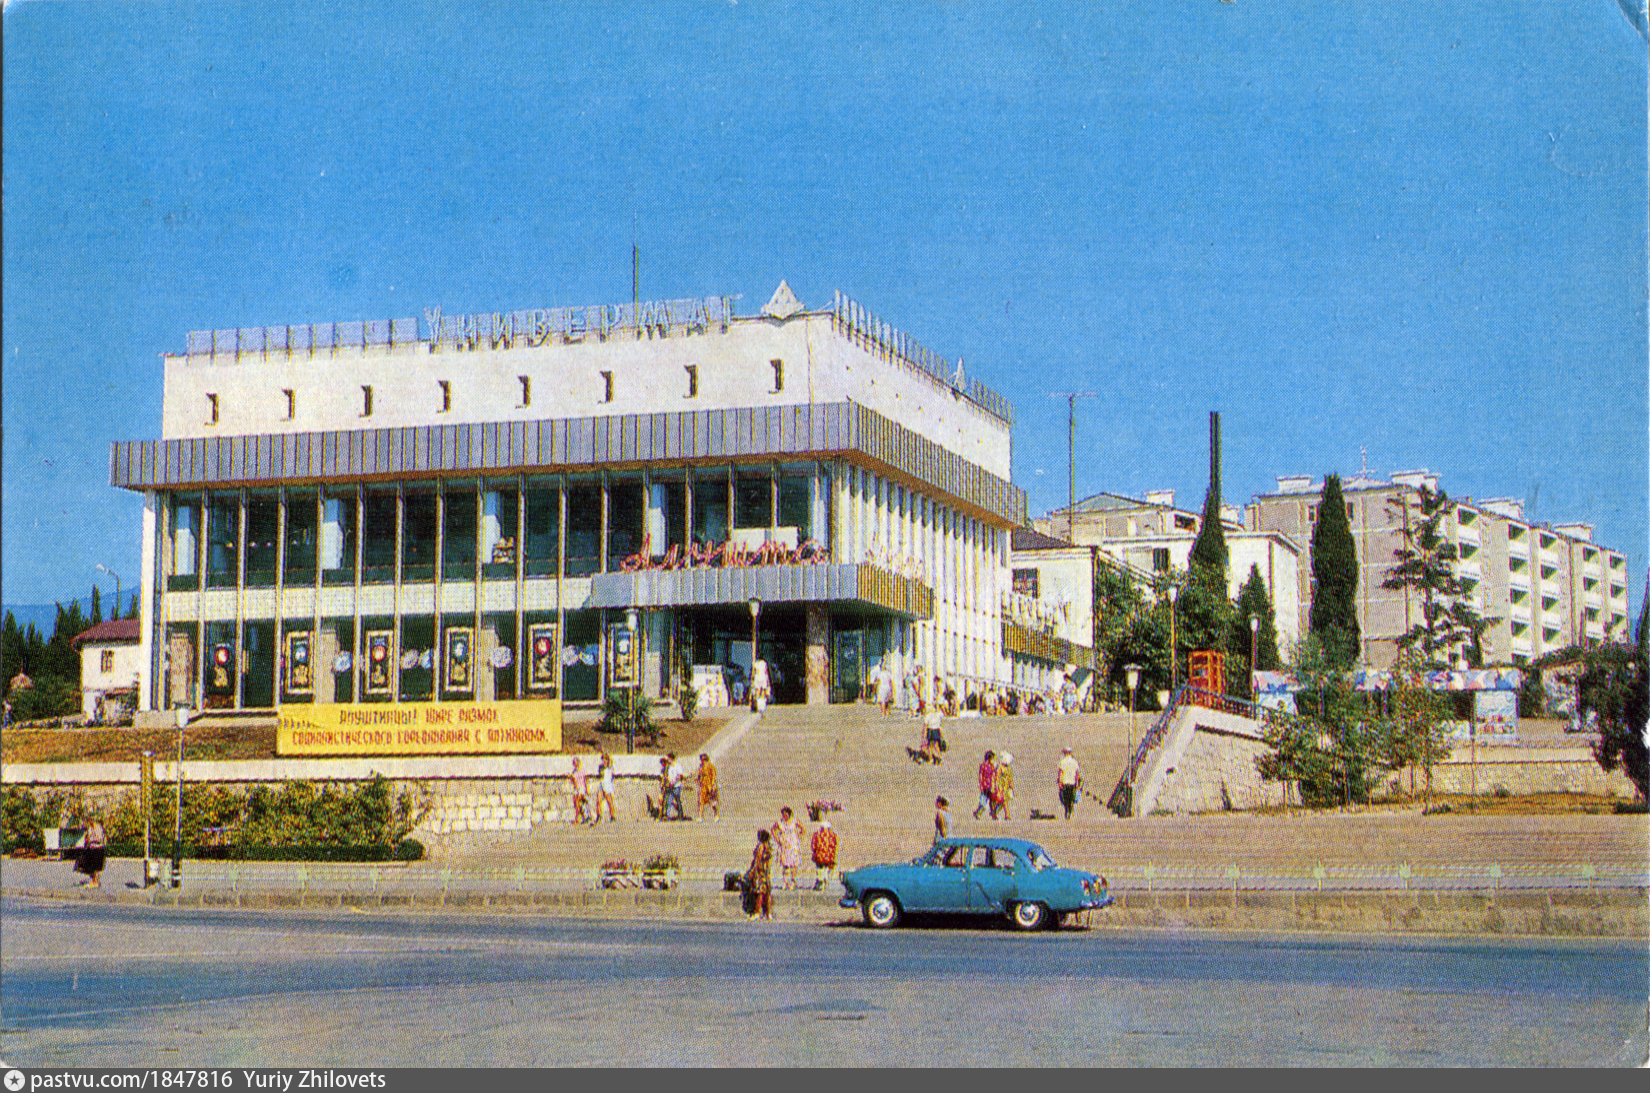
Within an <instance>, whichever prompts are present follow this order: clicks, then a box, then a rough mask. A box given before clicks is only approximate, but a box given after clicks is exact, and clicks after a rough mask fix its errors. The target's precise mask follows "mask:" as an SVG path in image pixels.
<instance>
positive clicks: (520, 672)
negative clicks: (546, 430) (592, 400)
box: [158, 462, 1010, 708]
mask: <svg viewBox="0 0 1650 1093" xmlns="http://www.w3.org/2000/svg"><path fill="white" fill-rule="evenodd" d="M162 511H163V512H164V514H165V519H164V520H163V521H162V522H161V524H160V531H159V532H158V534H159V535H160V536H161V539H160V542H159V546H160V549H161V550H162V557H161V559H160V562H161V566H162V569H161V572H163V573H165V574H166V577H167V579H166V585H165V588H166V592H165V595H166V596H168V597H177V596H183V597H189V596H194V597H195V599H194V600H193V601H189V600H180V599H171V600H168V601H166V602H167V603H169V604H177V605H179V610H180V611H182V610H187V611H188V612H189V615H184V616H182V617H179V616H176V615H174V616H173V617H174V618H178V621H179V622H180V623H181V622H182V621H183V619H184V618H188V617H190V616H191V615H192V616H193V617H194V618H197V619H200V620H201V622H200V623H191V624H188V625H200V626H201V627H202V628H201V629H200V630H197V631H193V632H192V633H195V634H198V635H200V638H199V641H194V640H193V639H191V640H190V641H187V642H186V641H184V640H183V639H182V638H181V637H180V638H179V639H178V643H177V644H178V650H180V651H179V652H177V653H176V655H175V657H174V659H173V660H172V661H169V662H168V665H167V668H168V671H170V672H171V673H172V674H173V676H175V677H176V682H169V683H167V684H166V686H167V687H168V688H170V689H171V693H172V694H173V695H174V696H176V695H187V694H191V693H192V694H193V695H194V699H195V701H197V702H201V703H204V704H206V705H209V706H214V705H215V706H223V707H229V706H240V707H245V708H261V707H266V706H271V705H274V704H276V703H286V702H294V703H302V702H392V701H406V702H413V701H454V702H456V701H490V700H495V699H509V698H528V697H550V696H556V697H561V698H562V699H564V700H565V701H568V702H573V703H580V702H597V701H600V700H601V698H602V696H603V695H604V694H605V693H606V688H607V680H606V668H605V666H606V663H607V650H606V638H605V635H606V634H607V632H608V631H607V628H608V627H609V626H611V625H613V624H615V623H621V622H622V621H623V619H624V607H623V606H617V605H615V604H614V603H613V601H612V600H611V599H609V600H608V601H607V602H606V604H605V605H604V606H600V607H597V606H594V605H592V604H590V603H589V602H588V601H589V600H590V599H591V597H592V588H593V587H594V584H593V583H592V582H593V581H594V580H596V579H599V578H601V575H602V574H621V573H630V572H633V571H636V570H638V569H651V570H654V571H656V572H657V573H658V576H659V578H660V579H661V580H664V579H666V578H669V577H670V576H671V571H672V570H675V569H679V568H681V567H683V566H684V565H692V566H694V567H701V566H706V565H711V566H724V565H726V564H727V563H725V562H723V561H720V560H713V558H712V556H711V555H710V554H709V553H704V554H693V556H692V558H691V559H690V558H689V553H690V552H692V551H695V550H697V551H707V552H708V550H709V549H710V548H716V549H717V550H718V551H720V550H721V549H723V548H724V547H725V545H726V544H728V543H729V541H730V540H733V541H734V542H735V543H736V544H737V547H738V549H743V550H745V551H751V552H754V551H758V550H774V551H777V552H778V553H777V554H774V555H766V556H765V557H766V558H768V559H770V560H764V561H760V562H757V561H747V562H744V563H734V564H736V565H738V564H743V565H766V566H776V567H782V568H791V569H793V570H794V572H793V573H791V574H790V575H788V576H786V577H785V578H784V580H785V581H787V582H791V583H793V584H794V583H795V582H796V581H799V580H801V579H802V578H803V577H804V576H807V574H808V573H809V572H811V571H810V570H807V569H805V568H804V567H807V566H811V565H815V564H818V563H821V562H830V563H832V564H837V565H842V564H847V565H854V566H866V565H869V566H871V567H873V568H874V570H875V572H876V573H878V574H882V576H881V577H879V578H878V579H879V580H884V581H888V580H896V579H897V580H904V581H915V582H917V583H919V584H921V585H923V586H924V587H925V588H926V589H928V590H931V591H930V592H929V593H928V594H929V595H931V597H932V607H931V608H927V607H925V608H923V609H922V611H921V612H920V614H921V615H922V616H923V617H919V618H917V619H916V620H915V621H902V620H901V619H900V618H899V617H897V615H896V614H891V613H889V611H888V610H886V609H883V608H878V607H874V606H872V605H871V603H869V602H863V597H864V593H863V591H862V590H856V588H855V587H853V586H851V585H850V586H848V587H847V588H845V589H844V590H843V591H842V592H840V593H833V594H832V596H833V598H834V597H837V596H840V597H842V598H843V599H844V600H845V601H851V602H848V603H821V604H820V609H821V611H822V614H820V615H819V616H818V617H813V616H810V614H809V611H811V610H812V609H811V608H806V609H805V606H804V604H803V603H801V602H797V601H795V600H794V599H792V600H789V601H787V600H785V599H784V598H781V599H779V600H776V601H775V602H774V603H772V604H770V605H768V607H767V610H765V611H764V612H763V613H762V615H761V620H760V627H759V629H760V635H761V636H760V640H761V654H762V656H763V658H764V659H766V660H767V661H768V662H769V664H770V667H771V669H772V670H773V671H774V673H775V676H776V678H775V680H774V698H775V700H776V701H784V702H796V701H804V700H806V699H807V698H808V697H810V696H813V695H815V694H819V693H828V694H829V695H830V696H831V697H833V698H834V699H835V700H838V701H850V700H852V698H853V697H854V696H855V695H856V694H857V693H858V690H859V689H860V688H861V687H862V686H863V681H864V678H865V674H866V673H867V672H868V671H869V669H870V668H871V666H872V665H874V664H876V663H878V662H884V663H887V664H889V665H891V666H892V665H896V664H897V665H898V668H897V670H898V671H901V672H904V671H907V670H908V667H909V665H910V664H914V663H918V662H921V663H923V664H924V666H925V668H932V669H933V670H934V671H937V672H940V673H942V674H944V675H947V676H956V677H964V678H967V677H973V678H990V677H989V675H988V673H989V672H990V671H991V670H992V667H993V664H994V660H993V659H992V657H993V655H994V653H995V648H996V646H998V645H999V644H1000V642H998V641H996V640H994V639H993V637H992V628H993V627H995V626H997V625H998V623H997V612H996V611H995V610H994V608H995V607H996V597H997V595H998V591H997V588H996V585H997V584H998V583H1000V584H1001V585H1002V587H1003V588H1004V589H1006V588H1007V587H1008V586H1009V582H1010V577H1009V574H1008V572H1007V568H1006V567H1007V554H1006V546H1005V544H1006V533H1005V532H1002V531H1000V530H993V529H991V528H989V527H987V526H985V525H983V524H981V523H980V522H979V521H978V520H975V519H973V518H970V517H968V516H966V515H964V514H963V513H961V512H959V511H957V510H955V509H952V508H948V507H947V506H945V505H943V504H941V503H939V502H938V501H937V500H935V499H932V498H926V497H923V496H921V495H919V494H917V493H915V492H913V491H911V490H909V489H908V488H906V487H904V486H902V485H899V484H896V483H893V482H890V481H888V480H887V479H886V478H879V477H878V476H876V475H874V474H872V473H870V472H868V471H865V470H863V469H860V468H856V467H854V466H852V465H850V464H847V463H843V462H833V463H816V462H790V463H745V464H716V465H701V466H695V467H682V466H676V467H669V466H666V467H656V468H655V467H648V468H641V469H636V470H622V471H611V472H607V473H591V474H579V475H498V476H492V477H488V478H480V479H478V478H452V479H447V480H444V481H439V482H438V481H433V480H422V481H403V482H371V483H364V484H360V485H356V484H339V485H327V486H320V487H317V486H308V485H294V486H289V487H286V488H285V489H284V490H280V489H271V490H238V489H227V490H207V491H200V492H194V493H178V494H175V495H169V496H167V497H165V499H164V505H163V508H162ZM810 541H811V542H813V543H815V544H817V549H818V553H817V554H814V553H804V554H802V555H800V556H796V557H793V556H790V555H787V554H785V553H784V552H785V551H795V550H797V549H798V548H800V547H802V546H803V545H804V544H807V543H809V542H810ZM813 549H814V548H812V547H810V548H809V550H810V551H812V550H813ZM673 551H674V552H675V553H674V554H673V553H672V552H673ZM202 569H204V571H205V576H206V578H207V579H206V582H205V584H206V587H205V588H204V589H203V588H201V587H200V586H199V584H198V583H197V582H198V580H199V577H198V573H199V571H200V570H202ZM999 569H1001V570H1002V572H1001V575H1000V579H999V576H998V575H997V570H999ZM821 576H823V574H821ZM648 579H649V580H652V577H651V576H650V577H649V578H648ZM854 579H859V580H863V579H864V578H863V576H861V577H859V578H854ZM699 584H700V585H703V584H704V582H699ZM391 586H393V587H391ZM443 586H448V587H449V588H453V589H457V588H459V587H460V586H463V588H464V590H463V591H443ZM609 587H611V585H610V586H609ZM235 588H245V589H249V590H258V589H269V590H270V591H269V593H266V594H264V595H263V597H262V598H255V597H250V596H248V597H240V596H237V597H232V598H218V599H211V598H210V595H211V592H212V590H214V589H235ZM281 589H285V590H287V591H286V592H285V593H284V594H282V593H280V592H279V591H278V590H281ZM300 591H301V593H302V594H301V595H300ZM694 595H697V593H695V594H694ZM790 595H792V596H794V595H795V593H790ZM294 596H298V598H296V599H294V598H293V597H294ZM742 600H743V594H741V602H740V603H738V604H734V605H729V604H726V603H721V602H715V601H710V602H703V603H700V602H697V601H692V602H684V601H677V602H676V603H674V604H672V603H670V602H666V603H659V602H658V601H657V600H655V601H654V605H653V606H651V607H648V608H647V611H648V612H649V613H650V616H651V617H650V619H649V620H648V621H647V622H646V623H645V624H644V632H645V633H646V634H648V635H650V636H649V637H647V638H646V639H645V641H644V643H643V654H644V656H645V657H648V658H651V659H649V660H647V661H646V663H645V664H644V665H643V666H642V670H643V673H644V676H645V678H647V679H648V680H649V681H650V682H649V684H648V686H649V689H650V693H668V691H669V690H670V688H672V687H673V686H675V685H677V684H679V683H681V682H686V681H687V680H688V679H689V678H690V675H691V674H692V673H693V672H694V671H695V666H697V667H698V668H699V669H704V668H705V667H706V666H712V667H714V666H717V665H720V666H721V667H722V669H723V670H724V672H725V673H726V678H727V679H728V680H729V681H730V685H731V682H732V681H734V680H735V679H736V678H737V676H738V672H739V671H747V672H748V670H749V669H748V665H749V660H750V638H749V623H750V620H749V616H748V613H747V612H746V611H745V610H744V606H743V602H742ZM690 601H691V597H690ZM598 602H600V601H598ZM644 602H645V601H644ZM189 603H192V604H193V606H188V607H184V606H183V605H185V604H189ZM220 616H221V617H220ZM167 633H168V635H169V638H168V640H169V641H170V640H171V638H170V631H169V630H168V631H167ZM810 635H812V636H810ZM810 643H812V645H810ZM186 647H187V649H188V651H187V652H184V651H182V650H184V649H185V648H186ZM810 649H816V650H817V651H818V652H817V656H818V657H819V658H821V659H820V664H822V665H824V666H823V667H821V666H818V665H815V664H814V663H813V661H811V660H810V658H811V657H814V656H815V655H816V654H814V653H810V652H809V650H810ZM168 655H169V656H171V655H173V654H172V653H171V652H170V650H169V652H168ZM810 671H812V672H814V674H815V675H816V676H818V678H817V679H810V678H809V673H810ZM902 678H903V676H902ZM816 688H819V690H817V691H816ZM175 700H176V699H175V698H174V701H175ZM816 700H818V699H817V698H816Z"/></svg>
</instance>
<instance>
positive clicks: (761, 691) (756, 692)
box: [750, 660, 773, 713]
mask: <svg viewBox="0 0 1650 1093" xmlns="http://www.w3.org/2000/svg"><path fill="white" fill-rule="evenodd" d="M750 695H751V710H752V712H754V713H763V712H765V711H766V710H767V708H768V700H769V699H771V698H772V697H773V685H772V684H771V683H769V682H768V662H767V661H765V660H757V661H756V662H755V663H753V664H752V665H751V692H750Z"/></svg>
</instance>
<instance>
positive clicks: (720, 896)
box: [8, 888, 1650, 940]
mask: <svg viewBox="0 0 1650 1093" xmlns="http://www.w3.org/2000/svg"><path fill="white" fill-rule="evenodd" d="M8 894H9V895H14V896H26V897H29V898H35V899H51V900H63V901H78V902H82V903H103V904H119V905H142V906H153V907H180V908H195V907H208V908H241V909H246V910H283V909H298V908H304V909H315V910H325V909H328V908H332V909H340V908H342V909H350V910H355V911H361V912H369V911H386V912H394V911H404V912H429V911H440V912H453V911H469V912H487V913H511V914H540V915H551V916H566V917H576V918H590V917H615V918H640V919H663V920H670V919H689V920H703V921H736V920H741V919H743V918H744V917H745V915H744V912H743V909H742V907H741V905H740V897H739V895H738V893H729V892H696V891H681V890H677V891H668V892H660V891H647V890H624V891H611V890H584V891H561V892H475V891H467V892H447V893H442V892H418V893H407V892H401V893H393V892H392V893H379V894H370V893H359V892H342V891H331V892H328V891H312V890H289V889H283V890H279V891H268V890H265V891H253V892H237V891H225V890H222V889H195V890H189V889H185V890H183V891H180V892H174V891H173V890H171V889H169V888H167V889H149V890H147V891H141V890H139V891H129V892H114V891H108V890H104V891H99V892H88V891H86V890H84V889H72V890H64V889H41V890H14V891H12V892H10V893H8ZM774 914H775V917H776V918H778V919H779V920H781V921H792V922H807V923H814V924H826V923H840V922H850V921H857V920H858V918H859V916H858V913H857V912H855V911H853V910H852V909H846V908H843V907H841V906H839V905H838V904H837V896H836V895H835V894H834V893H815V892H809V891H803V892H775V893H774ZM1088 920H1089V921H1088V925H1089V926H1090V927H1091V928H1093V929H1096V930H1100V931H1105V930H1120V929H1128V930H1154V929H1161V930H1189V929H1190V930H1200V929H1209V930H1254V931H1261V932H1325V933H1369V934H1443V935H1462V936H1495V935H1503V936H1520V937H1599V938H1637V939H1641V940H1650V902H1647V900H1646V891H1645V890H1644V889H1616V890H1609V891H1598V892H1587V891H1574V890H1530V889H1526V890H1521V891H1517V892H1501V893H1493V892H1452V893H1445V892H1372V893H1364V892H1238V893H1235V894H1234V893H1232V892H1216V891H1207V890H1205V891H1168V892H1153V893H1142V892H1129V893H1122V894H1120V895H1119V896H1118V897H1117V902H1116V903H1115V904H1113V906H1112V907H1111V908H1109V909H1107V910H1105V911H1097V912H1094V913H1092V914H1090V915H1089V916H1088Z"/></svg>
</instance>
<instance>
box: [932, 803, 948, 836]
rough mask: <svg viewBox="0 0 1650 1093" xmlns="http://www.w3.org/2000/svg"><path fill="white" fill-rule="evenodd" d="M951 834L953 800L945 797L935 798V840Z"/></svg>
mask: <svg viewBox="0 0 1650 1093" xmlns="http://www.w3.org/2000/svg"><path fill="white" fill-rule="evenodd" d="M950 836H951V802H950V801H947V800H946V799H945V798H944V797H935V798H934V841H935V842H939V841H940V840H941V839H945V838H949V837H950Z"/></svg>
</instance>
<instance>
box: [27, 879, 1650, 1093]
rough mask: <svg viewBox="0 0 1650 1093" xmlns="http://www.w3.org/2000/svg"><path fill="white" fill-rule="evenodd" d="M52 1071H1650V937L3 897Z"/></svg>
mask: <svg viewBox="0 0 1650 1093" xmlns="http://www.w3.org/2000/svg"><path fill="white" fill-rule="evenodd" d="M0 915H3V921H4V932H3V935H0V972H3V976H0V1011H3V1026H0V1059H3V1060H4V1062H5V1063H6V1064H7V1065H12V1066H22V1067H52V1066H187V1065H197V1066H206V1065H221V1066H231V1065H245V1066H251V1065H270V1066H303V1065H333V1066H345V1065H353V1066H396V1065H433V1066H447V1067H456V1066H479V1065H514V1066H550V1065H586V1066H599V1065H666V1066H669V1065H683V1066H697V1065H734V1066H759V1065H768V1064H773V1065H780V1064H786V1065H807V1066H817V1065H856V1064H862V1065H874V1064H881V1065H917V1066H947V1065H951V1066H963V1065H1001V1066H1009V1065H1013V1066H1023V1065H1082V1064H1092V1065H1106V1064H1119V1065H1122V1064H1133V1065H1154V1064H1156V1065H1168V1064H1192V1065H1212V1064H1254V1065H1266V1064H1272V1065H1327V1064H1336V1065H1494V1064H1523V1065H1539V1064H1556V1065H1568V1064H1597V1063H1602V1064H1612V1063H1613V1064H1633V1063H1639V1062H1642V1061H1643V1060H1644V1058H1645V1055H1646V1050H1647V1049H1646V1034H1645V1029H1646V1009H1645V1002H1646V983H1647V980H1650V955H1647V953H1646V951H1645V948H1644V946H1643V945H1642V943H1638V942H1620V943H1617V942H1596V941H1574V942H1570V941H1555V940H1551V939H1543V940H1539V941H1533V940H1520V939H1495V940H1473V941H1457V940H1436V939H1416V938H1402V939H1391V938H1382V939H1375V940H1371V939H1366V938H1352V937H1323V936H1319V935H1312V936H1296V935H1274V936H1241V935H1231V934H1216V933H1210V932H1200V933H1197V934H1186V935H1173V934H1168V935H1165V934H1159V933H1153V934H1144V933H1142V934H1128V933H1121V934H1120V933H1117V932H1111V931H1107V932H1104V933H1101V932H1092V933H1091V932H1087V931H1075V930H1073V931H1061V932H1059V933H1053V934H1039V935H1021V934H1015V933H1012V932H1008V931H1005V930H1001V929H998V928H994V927H992V928H986V927H980V926H968V925H959V924H951V923H942V924H931V925H930V926H928V927H927V928H918V929H902V930H898V931H894V932H892V933H878V932H873V931H870V930H866V929H864V928H861V927H858V926H849V925H843V926H834V927H833V926H807V925H793V924H779V925H757V924H748V923H744V922H739V923H688V924H674V923H671V924H660V923H649V922H636V921H623V922H606V921H603V922H596V921H586V920H569V919H544V918H539V917H530V916H509V915H475V914H470V915H460V916H432V915H390V914H353V913H347V912H346V913H338V912H330V913H267V912H259V913H250V912H244V911H199V910H167V909H158V908H148V907H132V906H113V907H111V906H92V905H83V904H72V903H71V904H64V903H61V902H57V901H51V902H46V901H40V902H35V901H31V900H27V899H7V900H5V901H4V903H3V904H0Z"/></svg>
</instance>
